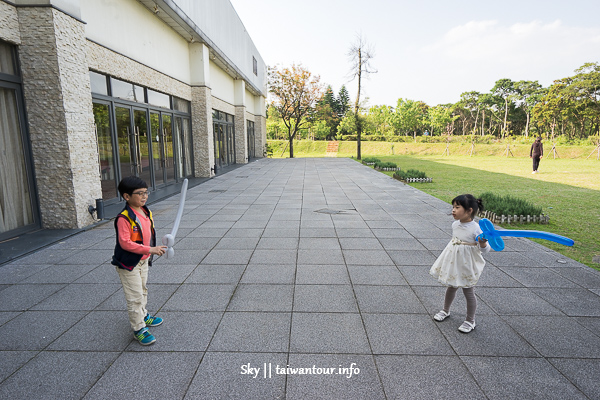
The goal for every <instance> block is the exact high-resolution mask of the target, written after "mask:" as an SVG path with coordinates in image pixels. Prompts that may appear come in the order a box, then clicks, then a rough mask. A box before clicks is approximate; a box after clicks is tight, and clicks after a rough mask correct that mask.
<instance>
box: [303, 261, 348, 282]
mask: <svg viewBox="0 0 600 400" xmlns="http://www.w3.org/2000/svg"><path fill="white" fill-rule="evenodd" d="M349 283H350V278H349V276H348V270H347V269H346V266H345V265H298V266H297V270H296V284H297V285H307V284H331V285H346V284H349Z"/></svg>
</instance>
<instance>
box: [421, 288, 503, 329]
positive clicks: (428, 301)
mask: <svg viewBox="0 0 600 400" xmlns="http://www.w3.org/2000/svg"><path fill="white" fill-rule="evenodd" d="M412 290H413V291H414V292H415V294H416V295H417V297H418V298H419V300H421V304H423V306H424V307H425V308H426V309H427V312H428V313H429V315H430V316H431V317H432V318H433V316H434V315H435V314H437V312H438V311H440V310H441V309H442V308H443V307H444V300H445V296H446V286H442V285H438V286H412ZM478 291H479V288H478V287H475V297H476V298H477V315H497V314H496V312H494V310H492V309H491V308H490V307H489V306H488V305H487V304H485V302H484V301H483V300H481V298H479V295H478ZM466 314H467V302H466V300H465V296H464V294H463V292H462V290H459V291H457V292H456V297H455V298H454V301H453V302H452V308H451V309H450V315H451V316H452V317H454V315H456V318H457V320H461V323H462V321H464V319H465V317H466Z"/></svg>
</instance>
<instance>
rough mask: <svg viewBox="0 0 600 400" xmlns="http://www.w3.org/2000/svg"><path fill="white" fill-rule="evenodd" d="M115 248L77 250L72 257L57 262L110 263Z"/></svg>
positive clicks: (67, 263) (70, 263) (66, 263)
mask: <svg viewBox="0 0 600 400" xmlns="http://www.w3.org/2000/svg"><path fill="white" fill-rule="evenodd" d="M113 253H114V250H95V249H86V250H83V251H77V252H76V253H75V254H73V255H72V256H71V257H67V258H65V259H64V260H61V261H60V262H57V264H61V265H81V264H85V265H93V266H98V265H100V264H104V263H110V260H112V256H113Z"/></svg>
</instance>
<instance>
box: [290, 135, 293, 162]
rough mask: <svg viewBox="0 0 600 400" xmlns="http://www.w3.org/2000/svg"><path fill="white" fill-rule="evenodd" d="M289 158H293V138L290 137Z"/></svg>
mask: <svg viewBox="0 0 600 400" xmlns="http://www.w3.org/2000/svg"><path fill="white" fill-rule="evenodd" d="M290 158H294V138H293V137H290Z"/></svg>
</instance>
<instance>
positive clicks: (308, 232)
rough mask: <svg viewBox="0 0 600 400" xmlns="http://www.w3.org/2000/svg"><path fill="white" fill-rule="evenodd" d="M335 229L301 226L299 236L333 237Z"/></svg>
mask: <svg viewBox="0 0 600 400" xmlns="http://www.w3.org/2000/svg"><path fill="white" fill-rule="evenodd" d="M336 236H337V235H336V231H335V229H333V228H302V227H300V237H301V238H327V237H329V238H334V237H336Z"/></svg>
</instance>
